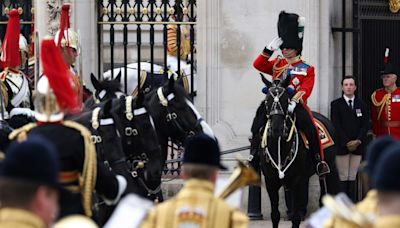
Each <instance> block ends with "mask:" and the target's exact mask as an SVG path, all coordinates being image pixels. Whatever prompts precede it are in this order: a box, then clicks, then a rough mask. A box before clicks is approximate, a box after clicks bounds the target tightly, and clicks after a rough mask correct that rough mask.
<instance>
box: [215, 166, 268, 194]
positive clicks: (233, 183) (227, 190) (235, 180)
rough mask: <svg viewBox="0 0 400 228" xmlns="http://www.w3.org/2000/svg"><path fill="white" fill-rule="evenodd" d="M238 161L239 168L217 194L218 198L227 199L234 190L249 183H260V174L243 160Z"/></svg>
mask: <svg viewBox="0 0 400 228" xmlns="http://www.w3.org/2000/svg"><path fill="white" fill-rule="evenodd" d="M237 161H238V166H237V168H236V169H235V170H234V171H233V173H232V175H231V176H230V177H229V180H228V184H227V185H226V186H225V187H224V188H223V190H222V191H221V192H220V193H219V194H218V195H217V197H218V198H221V199H226V198H227V197H228V196H229V195H231V194H232V193H233V192H234V191H236V190H237V189H239V188H242V187H245V186H247V185H251V184H252V185H260V184H261V178H260V175H258V173H257V172H256V171H255V170H254V169H253V168H252V167H250V166H247V165H245V164H244V162H243V161H240V160H239V159H238V160H237Z"/></svg>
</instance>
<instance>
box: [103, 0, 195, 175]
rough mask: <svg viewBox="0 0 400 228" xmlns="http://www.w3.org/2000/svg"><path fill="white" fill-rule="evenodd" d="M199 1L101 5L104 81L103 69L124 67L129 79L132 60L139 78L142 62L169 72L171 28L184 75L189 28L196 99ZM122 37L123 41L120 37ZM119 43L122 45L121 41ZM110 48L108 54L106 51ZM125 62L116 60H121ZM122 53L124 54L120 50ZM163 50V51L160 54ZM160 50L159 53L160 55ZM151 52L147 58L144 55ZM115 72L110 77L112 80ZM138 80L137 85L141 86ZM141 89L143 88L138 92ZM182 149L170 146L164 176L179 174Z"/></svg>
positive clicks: (120, 0) (108, 1) (107, 1)
mask: <svg viewBox="0 0 400 228" xmlns="http://www.w3.org/2000/svg"><path fill="white" fill-rule="evenodd" d="M196 8H197V6H196V0H101V1H98V25H97V31H98V40H97V42H98V51H99V53H98V63H99V66H98V75H99V77H101V75H102V74H103V69H107V68H109V69H113V68H115V67H121V66H122V67H123V71H124V75H127V67H126V66H127V65H128V64H129V63H130V62H129V58H131V59H136V62H138V63H139V64H138V69H137V75H140V72H141V64H140V62H150V63H151V69H150V73H157V72H154V66H153V64H160V65H162V66H163V68H164V72H166V71H167V70H168V69H167V66H168V63H167V54H168V50H167V47H168V43H167V42H168V34H167V32H168V31H167V30H168V26H169V25H176V27H177V28H176V46H177V50H178V51H177V53H178V54H177V55H176V56H177V58H178V61H177V63H178V66H177V69H178V72H177V73H180V72H181V66H180V60H181V55H180V54H179V50H181V46H182V40H181V28H182V27H188V30H189V36H190V38H189V39H190V56H191V58H190V59H189V60H188V61H190V64H191V68H190V81H191V84H190V94H191V96H192V97H193V96H194V78H193V76H194V74H195V72H194V71H195V64H196V63H195V61H194V59H195V27H196V17H197V15H196ZM121 33H122V37H121ZM118 39H119V41H118ZM104 47H108V48H109V50H105V49H106V48H104ZM118 48H119V51H121V52H122V61H118V60H116V59H118V58H117V56H121V55H120V53H118ZM121 49H122V50H121ZM130 49H136V51H137V53H135V54H136V58H132V56H129V51H130ZM160 49H161V51H159V50H160ZM157 50H158V51H157ZM106 51H109V61H110V62H109V64H107V63H104V62H103V61H104V56H106V54H107V53H105V52H106ZM146 51H147V52H148V53H147V54H146V53H145V52H146ZM114 76H115V75H113V71H111V77H112V78H113V77H114ZM123 80H124V85H125V88H123V89H124V91H125V92H127V77H124V79H123ZM139 80H140V79H139V77H138V83H137V84H138V85H140V83H139ZM139 89H140V88H139ZM181 155H182V147H179V146H177V145H174V144H173V143H171V142H170V143H169V152H168V159H169V160H173V161H175V162H169V163H168V164H167V165H166V166H165V172H164V175H165V174H167V175H168V176H170V175H171V174H172V175H173V176H175V175H177V174H179V172H180V157H181Z"/></svg>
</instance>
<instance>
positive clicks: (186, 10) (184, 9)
mask: <svg viewBox="0 0 400 228" xmlns="http://www.w3.org/2000/svg"><path fill="white" fill-rule="evenodd" d="M182 11H183V14H184V15H188V13H189V9H188V8H187V7H185V8H183V10H182Z"/></svg>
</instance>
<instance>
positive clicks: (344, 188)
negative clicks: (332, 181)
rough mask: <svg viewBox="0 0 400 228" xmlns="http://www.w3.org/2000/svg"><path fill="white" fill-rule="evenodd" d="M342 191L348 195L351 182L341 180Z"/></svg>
mask: <svg viewBox="0 0 400 228" xmlns="http://www.w3.org/2000/svg"><path fill="white" fill-rule="evenodd" d="M340 186H341V191H342V192H344V193H346V194H347V195H348V191H349V190H348V189H349V182H348V181H340Z"/></svg>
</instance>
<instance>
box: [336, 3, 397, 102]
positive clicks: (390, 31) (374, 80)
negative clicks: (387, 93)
mask: <svg viewBox="0 0 400 228" xmlns="http://www.w3.org/2000/svg"><path fill="white" fill-rule="evenodd" d="M352 3H353V4H352V10H351V11H347V9H346V0H342V27H340V28H339V27H334V28H332V31H333V32H340V33H341V34H342V65H343V66H345V63H346V51H345V50H346V34H347V33H351V34H352V35H353V75H354V76H355V77H356V78H357V80H358V95H359V96H360V97H361V98H362V99H363V100H364V101H365V102H367V103H368V105H370V100H371V99H370V96H371V94H372V92H373V91H374V90H375V89H377V88H379V87H381V86H382V81H381V79H380V77H379V71H380V70H382V68H383V55H384V51H385V47H391V58H395V60H396V61H398V60H399V59H398V58H399V57H400V52H399V51H398V50H400V49H399V48H400V47H399V45H400V43H399V42H398V41H399V40H400V13H392V12H390V10H389V4H388V0H353V1H352ZM346 12H351V13H352V15H351V18H352V20H353V22H352V26H351V27H346V19H349V18H350V17H349V16H350V15H347V14H346ZM399 63H400V62H399ZM345 74H346V72H345V68H344V67H343V69H342V77H344V76H345Z"/></svg>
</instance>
